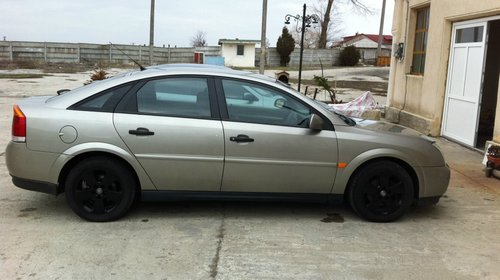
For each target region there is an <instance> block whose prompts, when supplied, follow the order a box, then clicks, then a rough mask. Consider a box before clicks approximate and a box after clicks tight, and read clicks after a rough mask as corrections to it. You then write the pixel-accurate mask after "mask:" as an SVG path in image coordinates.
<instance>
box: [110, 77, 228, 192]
mask: <svg viewBox="0 0 500 280" xmlns="http://www.w3.org/2000/svg"><path fill="white" fill-rule="evenodd" d="M212 94H214V90H213V81H212V80H211V79H207V78H204V77H169V78H159V79H153V80H149V81H145V82H143V83H142V84H141V85H139V86H138V89H137V91H136V92H133V93H132V94H130V95H128V96H127V97H126V98H125V99H124V100H123V101H122V102H121V103H120V104H119V105H118V108H117V111H116V112H115V114H114V124H115V128H116V130H117V131H118V133H119V134H120V137H121V138H122V139H123V141H124V142H125V143H126V145H127V146H128V147H129V149H130V150H131V151H132V152H133V154H134V155H135V157H136V158H137V159H138V161H139V162H140V163H141V165H142V166H143V168H144V169H145V170H146V172H147V173H148V175H149V176H150V177H151V179H152V181H153V183H154V184H155V186H156V187H157V188H158V189H160V190H182V191H219V190H220V185H221V178H222V169H223V160H224V139H223V131H222V124H221V121H220V119H219V116H218V110H217V109H216V108H217V106H216V103H215V98H211V97H210V95H212Z"/></svg>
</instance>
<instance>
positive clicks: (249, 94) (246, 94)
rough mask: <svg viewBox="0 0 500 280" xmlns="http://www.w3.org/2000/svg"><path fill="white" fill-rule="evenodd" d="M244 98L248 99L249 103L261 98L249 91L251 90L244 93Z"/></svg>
mask: <svg viewBox="0 0 500 280" xmlns="http://www.w3.org/2000/svg"><path fill="white" fill-rule="evenodd" d="M243 99H244V100H246V101H248V102H249V103H253V102H255V101H259V98H257V96H255V95H253V94H251V93H249V92H245V93H243Z"/></svg>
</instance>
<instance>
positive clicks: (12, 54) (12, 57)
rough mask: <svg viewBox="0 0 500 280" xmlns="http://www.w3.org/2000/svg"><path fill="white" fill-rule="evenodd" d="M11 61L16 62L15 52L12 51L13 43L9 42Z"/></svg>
mask: <svg viewBox="0 0 500 280" xmlns="http://www.w3.org/2000/svg"><path fill="white" fill-rule="evenodd" d="M9 59H10V61H13V60H14V51H13V49H12V41H10V42H9Z"/></svg>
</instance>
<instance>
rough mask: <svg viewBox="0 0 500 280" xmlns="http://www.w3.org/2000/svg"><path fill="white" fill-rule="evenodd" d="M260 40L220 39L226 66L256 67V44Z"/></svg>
mask: <svg viewBox="0 0 500 280" xmlns="http://www.w3.org/2000/svg"><path fill="white" fill-rule="evenodd" d="M256 44H260V40H244V39H238V38H236V39H220V40H219V45H221V55H222V57H224V64H225V66H229V67H255V45H256Z"/></svg>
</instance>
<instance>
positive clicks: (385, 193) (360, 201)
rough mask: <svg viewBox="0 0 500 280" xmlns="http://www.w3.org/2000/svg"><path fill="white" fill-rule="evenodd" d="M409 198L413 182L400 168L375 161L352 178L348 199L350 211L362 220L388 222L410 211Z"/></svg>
mask: <svg viewBox="0 0 500 280" xmlns="http://www.w3.org/2000/svg"><path fill="white" fill-rule="evenodd" d="M413 194H414V186H413V180H412V179H411V177H410V175H409V174H408V172H407V171H406V170H405V169H404V168H403V167H402V166H401V165H399V164H397V163H395V162H392V161H376V162H373V163H369V164H368V165H366V166H364V167H362V169H361V170H359V172H357V173H356V174H355V175H354V178H353V179H352V181H351V183H350V186H349V193H348V196H349V202H350V204H351V207H352V208H353V209H354V211H356V213H358V215H359V216H361V217H362V218H364V219H366V220H368V221H372V222H391V221H394V220H397V219H398V218H400V217H401V216H403V214H404V213H405V212H406V211H407V210H408V209H409V208H410V206H411V204H412V202H413Z"/></svg>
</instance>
